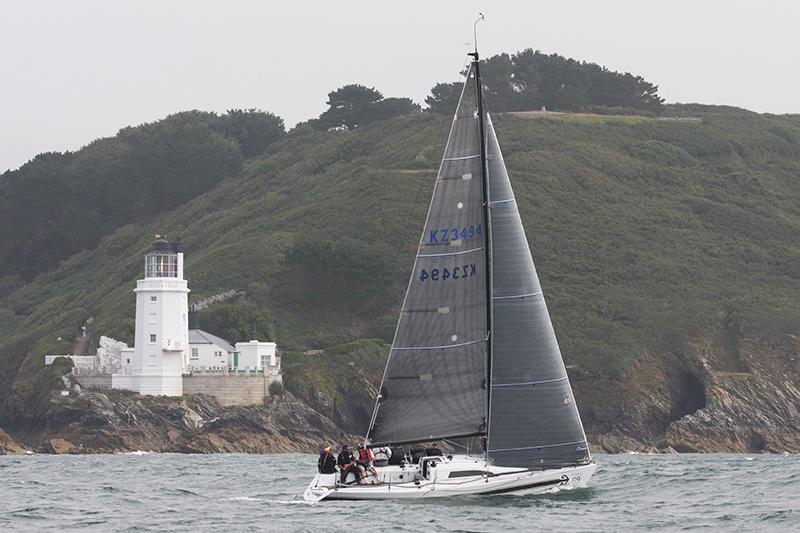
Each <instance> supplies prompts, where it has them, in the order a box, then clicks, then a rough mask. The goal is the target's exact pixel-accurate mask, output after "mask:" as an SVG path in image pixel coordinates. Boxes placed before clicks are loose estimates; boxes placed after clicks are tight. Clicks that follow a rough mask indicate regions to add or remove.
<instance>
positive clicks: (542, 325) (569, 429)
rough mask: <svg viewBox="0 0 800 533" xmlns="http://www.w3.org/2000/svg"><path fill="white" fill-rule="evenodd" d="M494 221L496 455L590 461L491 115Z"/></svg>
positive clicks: (531, 462) (508, 459) (524, 461)
mask: <svg viewBox="0 0 800 533" xmlns="http://www.w3.org/2000/svg"><path fill="white" fill-rule="evenodd" d="M486 154H487V175H488V180H489V190H490V191H491V192H490V194H489V197H490V199H491V204H490V208H489V213H490V215H489V216H490V217H491V224H492V239H491V242H492V272H493V278H492V316H493V321H492V322H493V332H492V338H493V344H492V365H491V371H492V378H491V383H492V389H491V406H490V416H489V420H490V422H489V450H488V451H489V457H490V459H492V460H493V462H494V464H496V465H498V466H517V467H524V468H550V467H554V466H559V465H567V464H575V463H577V462H580V461H581V460H583V459H586V458H588V453H589V452H588V447H587V445H586V437H585V435H584V432H583V426H582V425H581V421H580V417H579V415H578V409H577V407H576V405H575V399H574V398H573V396H572V389H571V388H570V385H569V380H568V379H567V372H566V369H565V368H564V362H563V360H562V358H561V352H560V350H559V348H558V342H557V340H556V336H555V332H554V331H553V326H552V324H551V322H550V315H549V314H548V312H547V306H546V305H545V301H544V295H543V294H542V288H541V286H540V285H539V278H538V276H537V275H536V268H535V267H534V265H533V259H532V257H531V252H530V249H529V247H528V241H527V239H526V237H525V229H524V228H523V226H522V221H521V219H520V216H519V210H518V209H517V203H516V200H515V199H514V192H513V190H512V189H511V183H510V181H509V179H508V173H507V172H506V167H505V163H504V162H503V156H502V154H501V152H500V146H499V144H498V143H497V137H496V136H495V132H494V127H493V125H492V121H491V118H489V117H488V116H487V121H486Z"/></svg>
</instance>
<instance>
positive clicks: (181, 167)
mask: <svg viewBox="0 0 800 533" xmlns="http://www.w3.org/2000/svg"><path fill="white" fill-rule="evenodd" d="M283 135H284V127H283V120H281V119H280V118H278V117H276V116H275V115H273V114H271V113H264V112H262V111H257V110H254V109H251V110H248V111H242V110H231V111H229V112H228V113H227V114H225V115H222V116H218V115H216V114H214V113H202V112H198V111H190V112H186V113H177V114H175V115H172V116H170V117H167V118H166V119H164V120H161V121H159V122H155V123H152V124H144V125H142V126H137V127H129V128H124V129H122V130H120V132H119V133H118V134H117V135H116V136H115V137H112V138H109V139H101V140H97V141H94V142H92V143H91V144H89V145H88V146H86V147H85V148H83V149H81V150H79V151H78V152H74V153H70V152H67V153H63V154H61V153H46V154H40V155H38V156H37V157H35V158H34V159H33V160H31V161H29V162H28V163H26V164H25V165H23V166H22V167H20V168H19V170H15V171H8V172H6V173H4V174H2V175H0V242H2V243H3V246H2V248H0V279H2V278H3V276H7V275H19V276H21V277H23V278H24V279H26V280H30V279H32V278H33V277H34V276H35V275H36V274H38V273H40V272H45V271H48V270H50V269H51V268H53V267H55V266H56V265H57V264H58V262H59V261H61V260H64V259H67V258H68V257H70V256H72V255H73V254H75V253H77V252H79V251H81V250H86V249H92V248H94V247H95V246H96V245H97V243H98V242H99V240H100V238H102V237H103V236H105V235H108V234H109V233H111V231H112V230H114V229H116V228H119V227H120V226H123V225H125V224H129V223H131V222H138V221H143V220H147V219H149V218H151V217H153V216H154V215H157V214H159V213H163V212H165V211H168V210H169V209H173V208H175V207H178V206H180V205H182V204H184V203H185V202H187V201H188V200H190V199H191V198H194V197H196V196H197V195H199V194H201V193H203V192H205V191H207V190H209V189H211V188H213V187H214V186H216V185H217V184H218V183H219V182H220V181H221V180H222V179H223V178H225V177H227V176H232V175H235V174H237V173H238V172H239V171H240V170H241V167H242V161H243V159H244V158H246V157H253V156H256V155H260V154H261V153H263V152H264V150H265V149H266V147H267V146H268V145H269V144H271V143H273V142H274V141H276V140H278V139H280V138H282V137H283ZM2 285H3V283H2V281H0V286H2ZM2 292H3V289H2V287H0V293H2Z"/></svg>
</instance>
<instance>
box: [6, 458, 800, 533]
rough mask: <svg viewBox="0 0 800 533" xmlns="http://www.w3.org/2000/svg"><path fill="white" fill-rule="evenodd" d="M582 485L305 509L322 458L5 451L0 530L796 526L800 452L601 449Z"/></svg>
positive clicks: (723, 528)
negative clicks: (549, 491) (587, 481)
mask: <svg viewBox="0 0 800 533" xmlns="http://www.w3.org/2000/svg"><path fill="white" fill-rule="evenodd" d="M596 460H597V463H598V465H599V469H598V471H597V473H596V475H595V476H594V477H593V478H592V483H591V487H590V488H588V489H578V490H568V491H562V492H558V493H554V494H546V495H539V496H514V495H508V494H501V495H494V496H467V497H458V498H443V499H431V500H425V501H415V502H396V501H384V502H322V503H319V504H308V503H305V502H303V500H302V497H301V493H302V492H303V490H304V489H305V487H306V485H307V484H308V482H309V481H310V480H311V478H312V477H313V475H314V474H315V471H316V456H315V455H308V454H274V455H243V454H219V455H181V454H159V453H146V452H134V453H129V454H119V455H72V456H63V455H61V456H55V455H22V456H20V455H15V456H0V531H4V532H5V531H131V532H133V531H137V532H138V531H159V532H161V531H189V532H205V531H220V532H226V533H229V532H236V531H314V532H317V531H413V532H417V531H504V532H508V531H570V532H574V531H632V530H636V531H638V530H656V531H693V530H706V531H791V530H794V531H798V530H800V455H760V454H754V455H739V454H730V455H728V454H696V455H695V454H681V455H644V454H639V455H637V454H624V455H598V456H596Z"/></svg>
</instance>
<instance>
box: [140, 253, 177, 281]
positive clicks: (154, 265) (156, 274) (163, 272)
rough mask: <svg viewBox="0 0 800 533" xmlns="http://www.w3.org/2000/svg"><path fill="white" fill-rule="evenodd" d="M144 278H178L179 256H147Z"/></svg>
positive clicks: (154, 254)
mask: <svg viewBox="0 0 800 533" xmlns="http://www.w3.org/2000/svg"><path fill="white" fill-rule="evenodd" d="M144 276H145V277H146V278H177V277H178V256H177V255H176V254H157V253H152V252H151V253H149V254H147V255H146V256H145V262H144Z"/></svg>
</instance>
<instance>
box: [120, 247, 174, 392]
mask: <svg viewBox="0 0 800 533" xmlns="http://www.w3.org/2000/svg"><path fill="white" fill-rule="evenodd" d="M133 292H135V293H136V331H135V336H134V339H135V343H134V348H133V354H131V353H130V351H129V350H124V351H123V353H122V357H123V364H122V373H120V374H114V375H113V376H112V387H113V388H115V389H128V390H133V391H136V392H138V393H140V394H152V395H167V396H180V395H182V394H183V378H182V375H183V372H184V369H186V368H187V367H188V362H189V361H188V360H189V326H188V317H187V315H188V312H189V305H188V294H189V288H188V287H187V284H186V280H185V279H183V253H182V252H181V250H180V243H179V242H178V243H174V244H172V243H169V242H168V241H166V240H164V239H158V240H157V241H156V242H155V243H154V244H153V249H152V250H151V251H150V252H149V253H148V254H147V255H146V256H145V265H144V279H140V280H138V281H137V282H136V289H134V291H133Z"/></svg>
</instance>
